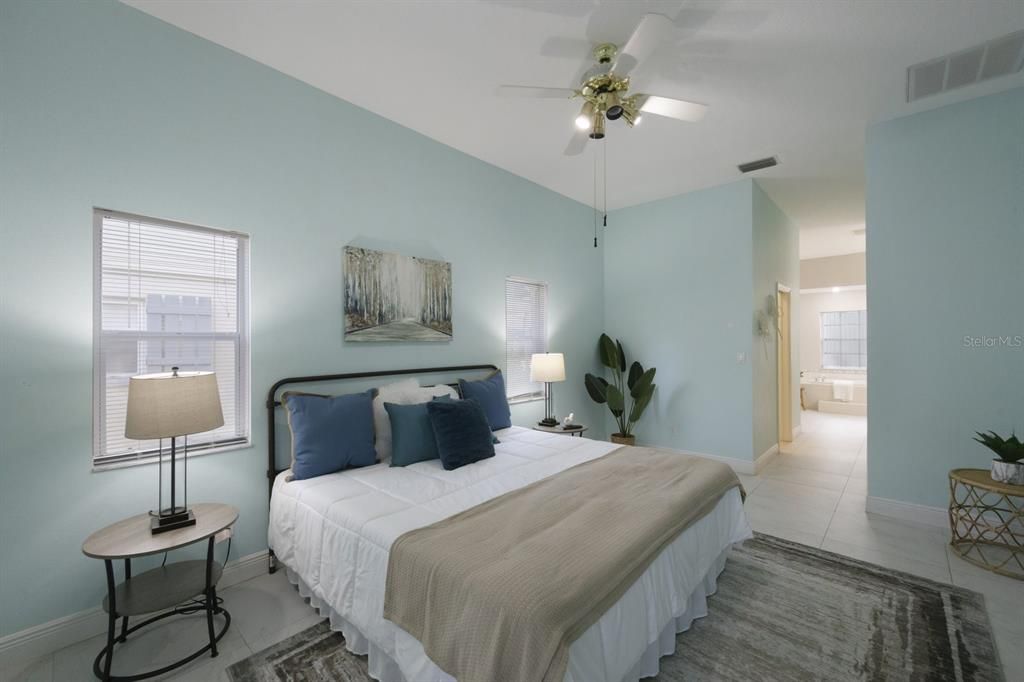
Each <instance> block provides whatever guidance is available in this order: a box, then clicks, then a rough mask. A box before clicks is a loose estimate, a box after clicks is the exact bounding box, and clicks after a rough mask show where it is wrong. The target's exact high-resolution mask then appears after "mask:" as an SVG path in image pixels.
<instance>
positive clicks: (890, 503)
mask: <svg viewBox="0 0 1024 682" xmlns="http://www.w3.org/2000/svg"><path fill="white" fill-rule="evenodd" d="M865 510H866V511H868V512H870V513H872V514H878V515H880V516H891V517H892V518H895V519H902V520H904V521H913V522H914V523H922V524H925V525H928V526H935V527H937V528H949V510H948V509H944V508H943V507H926V506H925V505H923V504H914V503H912V502H901V501H899V500H888V499H886V498H884V497H869V498H867V503H866V504H865Z"/></svg>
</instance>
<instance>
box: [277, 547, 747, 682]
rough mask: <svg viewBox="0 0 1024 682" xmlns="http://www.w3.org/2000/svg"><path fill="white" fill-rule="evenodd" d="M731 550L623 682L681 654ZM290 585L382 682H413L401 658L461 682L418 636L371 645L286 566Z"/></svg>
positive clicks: (420, 677) (440, 680) (421, 673)
mask: <svg viewBox="0 0 1024 682" xmlns="http://www.w3.org/2000/svg"><path fill="white" fill-rule="evenodd" d="M729 551H730V549H729V548H727V549H726V550H725V551H723V552H722V553H721V554H720V555H719V556H718V558H717V559H715V560H714V561H713V562H712V565H711V567H710V569H709V570H708V571H707V573H706V574H705V575H704V578H703V580H701V581H700V582H699V583H698V585H697V587H696V588H695V589H694V590H693V591H692V592H691V593H690V595H689V598H688V599H687V600H686V603H685V605H684V607H683V609H682V610H681V611H680V612H679V613H677V614H676V615H675V617H674V618H672V619H671V620H670V621H669V622H668V623H667V624H666V625H665V626H664V627H663V628H662V630H661V632H660V634H658V635H657V636H656V637H655V638H654V640H653V641H650V642H649V643H648V646H647V648H646V649H645V650H644V652H643V654H641V656H640V658H639V660H637V661H636V662H635V664H634V665H633V666H632V668H631V669H630V671H629V673H627V674H626V676H625V677H624V678H623V682H634V681H635V680H639V679H641V678H644V677H654V676H655V675H657V674H658V671H659V670H660V666H659V660H660V659H661V657H663V656H671V655H672V654H674V653H675V651H676V635H677V634H679V633H681V632H686V631H687V630H689V629H690V625H692V624H693V621H695V620H697V619H698V618H703V617H704V616H706V615H707V613H708V605H707V598H708V597H709V596H711V595H713V594H714V593H715V590H716V589H717V583H718V576H719V574H720V573H721V572H722V570H723V569H724V568H725V563H726V560H727V559H728V556H729ZM285 570H286V573H287V576H288V580H289V581H290V582H291V583H292V584H293V585H295V586H296V587H297V588H298V591H299V594H301V595H302V596H303V597H304V598H306V599H308V600H309V603H310V605H311V606H313V607H314V608H315V609H316V610H317V611H318V612H319V613H320V615H321V616H323V617H324V618H327V619H329V620H330V623H331V629H332V630H335V631H338V632H341V633H342V634H343V635H344V636H345V645H346V648H348V650H349V651H351V652H352V653H354V654H357V655H359V656H366V657H367V670H368V672H369V674H370V677H372V678H373V679H375V680H378V682H407V678H406V676H405V674H404V673H403V672H402V668H401V667H400V666H399V664H398V662H397V661H396V658H395V657H396V656H397V657H400V658H401V659H402V660H403V662H405V664H406V668H407V669H409V668H410V667H412V668H413V670H410V672H412V673H413V676H412V679H413V680H415V682H455V678H454V677H452V676H451V675H449V674H447V673H446V672H444V671H443V670H441V669H440V668H438V667H437V666H436V665H434V663H433V662H432V661H431V660H430V659H429V658H427V656H426V654H425V653H424V652H423V647H422V646H421V645H420V643H419V641H417V640H416V639H415V638H414V637H413V636H412V635H410V634H408V633H406V632H405V631H402V630H400V629H398V628H395V630H396V631H397V634H396V637H395V642H394V651H388V650H387V649H385V648H384V647H382V646H379V645H377V644H375V643H374V642H371V641H370V640H369V639H367V638H366V636H364V635H363V633H362V632H361V631H360V630H359V628H357V627H356V626H354V625H353V624H352V623H350V622H349V621H347V620H346V619H345V618H343V617H342V616H341V615H340V614H339V613H338V612H337V611H335V610H334V609H333V608H331V606H330V605H329V604H327V603H326V602H324V601H323V600H321V599H319V598H318V597H317V596H316V595H315V594H313V592H312V591H311V590H310V589H309V588H308V587H307V586H306V584H305V583H304V582H303V581H302V579H301V578H300V577H299V576H298V574H297V573H295V572H294V571H292V570H291V569H290V568H288V567H287V566H285ZM565 681H566V682H587V681H586V680H582V679H576V678H575V676H574V675H573V666H572V664H571V662H570V666H569V670H568V671H567V672H566V675H565Z"/></svg>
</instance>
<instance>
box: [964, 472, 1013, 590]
mask: <svg viewBox="0 0 1024 682" xmlns="http://www.w3.org/2000/svg"><path fill="white" fill-rule="evenodd" d="M949 528H950V531H951V532H952V535H953V537H952V539H951V540H950V543H949V544H950V546H951V547H952V548H953V551H954V552H956V553H957V554H958V555H959V556H960V557H961V558H962V559H964V560H965V561H969V562H971V563H972V564H975V565H976V566H981V567H982V568H985V569H988V570H990V571H992V572H993V573H999V574H1000V575H1005V576H1009V577H1011V578H1016V579H1017V580H1024V486H1022V485H1010V484H1009V483H999V482H998V481H993V480H992V477H991V476H990V475H989V472H988V471H986V470H985V469H953V470H952V471H950V472H949Z"/></svg>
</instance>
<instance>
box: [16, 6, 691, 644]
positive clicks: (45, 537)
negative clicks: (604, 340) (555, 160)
mask: <svg viewBox="0 0 1024 682" xmlns="http://www.w3.org/2000/svg"><path fill="white" fill-rule="evenodd" d="M0 69H2V71H0V93H2V95H0V116H2V119H0V121H2V129H0V209H2V214H0V216H2V221H0V227H2V231H3V234H2V246H0V278H2V281H0V295H2V306H3V310H2V316H0V324H2V328H0V345H2V349H0V361H2V390H0V400H2V401H3V402H2V405H0V434H2V440H0V446H2V459H0V508H2V513H0V537H2V546H3V548H4V551H3V552H2V553H0V604H2V608H0V635H5V634H9V633H11V632H14V631H17V630H19V629H22V628H25V627H28V626H31V625H35V624H37V623H42V622H45V621H48V620H50V619H53V618H57V617H59V616H64V615H67V614H69V613H72V612H76V611H79V610H82V609H86V608H91V607H94V606H96V605H97V604H98V603H99V600H100V597H101V595H102V593H103V570H102V565H101V564H100V563H99V562H96V561H93V560H90V559H86V558H85V557H83V556H82V554H81V552H80V546H81V543H82V540H83V539H84V538H85V537H86V535H88V534H89V533H90V532H91V531H93V530H95V529H96V528H99V527H101V526H103V525H106V524H108V523H110V522H112V521H114V520H116V519H119V518H122V517H124V516H126V515H129V514H135V513H139V512H142V511H145V510H146V509H148V508H149V507H151V506H152V505H153V504H154V497H155V488H156V481H155V477H156V470H155V469H154V468H153V467H152V466H143V467H134V468H129V469H120V470H116V471H108V472H104V473H92V472H91V470H90V453H91V432H92V412H91V403H92V281H93V243H92V242H93V239H92V208H93V206H102V207H106V208H111V209H120V210H124V211H131V212H136V213H142V214H145V215H152V216H159V217H166V218H173V219H177V220H182V221H186V222H194V223H199V224H204V225H211V226H218V227H224V228H231V229H236V230H240V231H243V232H247V233H249V234H250V235H251V236H252V243H251V246H252V368H253V377H252V378H253V392H252V404H253V423H252V434H253V442H254V446H253V447H252V448H250V449H246V450H241V451H235V452H230V453H225V454H219V455H212V456H208V457H201V458H197V459H196V460H195V461H194V463H193V465H192V466H191V467H190V469H191V471H190V477H189V484H190V488H191V491H190V496H191V497H192V498H193V499H196V500H203V499H211V500H221V501H224V502H228V503H231V504H234V505H236V506H238V507H239V508H240V510H241V518H240V521H239V523H238V527H237V535H236V541H235V546H234V550H233V551H234V556H236V557H237V556H243V555H246V554H249V553H252V552H256V551H259V550H261V549H264V548H265V547H266V525H267V524H266V515H267V508H266V505H267V499H266V479H265V477H264V472H265V436H264V432H265V429H266V424H265V419H264V411H263V409H262V408H261V405H262V396H263V395H264V392H265V391H266V389H267V387H268V386H269V385H270V384H271V382H272V381H274V380H275V379H277V378H280V377H284V376H289V375H301V374H314V373H322V372H326V371H351V370H356V369H379V368H395V367H399V366H423V365H444V364H461V363H467V362H493V363H496V364H499V365H500V364H503V363H504V278H505V276H506V275H513V274H514V275H521V276H525V277H530V278H534V279H539V280H545V281H547V282H549V284H550V307H549V316H550V319H549V322H550V337H551V348H552V350H558V351H563V352H565V354H566V361H567V365H568V366H567V371H568V374H569V376H570V377H571V379H572V380H571V381H569V382H567V383H566V384H562V385H560V386H559V387H558V390H557V393H556V395H557V402H558V405H557V407H558V410H559V411H560V412H564V411H568V410H570V409H571V410H575V411H576V413H577V415H578V416H579V418H580V420H581V421H584V422H588V421H589V422H591V423H596V420H597V419H598V415H599V412H597V410H596V408H595V407H594V406H593V405H592V404H591V403H590V401H589V400H588V399H587V398H586V396H585V393H584V391H583V388H582V385H583V384H582V375H583V373H584V372H585V371H588V370H590V369H591V368H592V367H593V362H594V351H593V344H594V339H596V338H597V336H598V334H599V333H600V332H601V329H602V326H603V325H602V317H603V307H602V303H601V290H602V267H603V260H602V251H601V249H594V248H593V247H592V246H591V242H590V239H591V237H590V234H589V230H590V226H591V222H590V221H591V212H590V210H589V209H588V208H586V207H584V206H582V205H580V204H578V203H575V202H573V201H570V200H568V199H565V198H564V197H561V196H559V195H556V194H554V193H552V192H549V191H547V190H545V189H542V188H540V187H538V186H536V185H534V184H531V183H529V182H527V181H525V180H522V179H520V178H517V177H515V176H513V175H510V174H508V173H506V172H504V171H501V170H499V169H497V168H494V167H492V166H489V165H487V164H485V163H482V162H480V161H478V160H476V159H473V158H470V157H468V156H465V155H463V154H461V153H459V152H457V151H455V150H453V149H451V148H448V147H445V146H443V145H440V144H438V143H436V142H433V141H431V140H428V139H427V138H425V137H422V136H420V135H418V134H416V133H414V132H412V131H410V130H408V129H405V128H402V127H400V126H398V125H396V124H394V123H390V122H388V121H386V120H384V119H382V118H379V117H377V116H374V115H372V114H370V113H368V112H366V111H364V110H362V109H359V108H357V107H355V106H352V105H350V104H347V103H345V102H342V101H339V100H337V99H335V98H332V97H330V96H328V95H326V94H324V93H323V92H320V91H318V90H315V89H313V88H311V87H309V86H307V85H304V84H302V83H300V82H298V81H296V80H293V79H291V78H288V77H286V76H283V75H281V74H280V73H277V72H275V71H273V70H271V69H268V68H266V67H264V66H261V65H258V64H256V63H255V62H252V61H250V60H248V59H246V58H244V57H241V56H239V55H237V54H234V53H232V52H229V51H227V50H225V49H223V48H220V47H217V46H215V45H213V44H211V43H208V42H205V41H203V40H201V39H199V38H197V37H195V36H193V35H191V34H188V33H185V32H183V31H180V30H178V29H175V28H173V27H171V26H169V25H167V24H164V23H162V22H160V21H158V20H156V19H153V18H151V17H148V16H146V15H144V14H142V13H139V12H137V11H135V10H133V9H130V8H128V7H126V6H124V5H120V4H117V3H114V2H109V1H102V2H89V3H85V2H82V3H74V2H64V3H51V2H31V3H30V2H26V3H21V2H15V3H12V2H4V3H3V4H2V5H0ZM694 228H696V225H695V226H694ZM353 241H356V242H359V243H362V244H365V245H372V246H377V247H385V248H392V249H394V250H399V251H402V252H404V253H408V254H412V255H426V256H432V257H440V258H443V259H445V260H448V261H450V262H451V263H452V270H453V278H454V296H455V301H454V328H455V339H454V341H453V342H451V343H450V344H447V345H426V346H415V345H397V344H386V345H365V344H364V345H358V346H356V345H348V344H345V343H343V342H342V315H341V305H342V301H341V271H340V269H341V250H342V247H343V246H344V245H345V244H347V243H349V242H353ZM539 412H540V408H539V406H537V405H536V404H533V405H531V406H528V407H526V408H516V411H515V419H516V421H517V422H519V423H528V422H530V421H531V420H532V419H534V418H535V417H536V416H537V414H538V413H539ZM597 435H599V436H600V435H601V431H600V429H598V430H597Z"/></svg>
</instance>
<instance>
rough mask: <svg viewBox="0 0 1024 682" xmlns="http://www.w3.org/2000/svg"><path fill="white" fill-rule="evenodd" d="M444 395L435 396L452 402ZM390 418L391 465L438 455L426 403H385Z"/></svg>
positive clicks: (414, 461) (434, 457)
mask: <svg viewBox="0 0 1024 682" xmlns="http://www.w3.org/2000/svg"><path fill="white" fill-rule="evenodd" d="M451 399H452V398H451V396H448V395H443V396H438V397H437V398H434V400H440V401H448V402H451ZM384 409H385V410H387V412H388V419H390V420H391V466H393V467H406V466H409V465H410V464H415V463H416V462H426V461H427V460H431V459H438V458H439V455H438V454H437V439H436V438H435V437H434V428H433V427H432V426H431V425H430V417H429V416H428V415H427V403H417V404H415V405H397V404H395V403H384Z"/></svg>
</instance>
